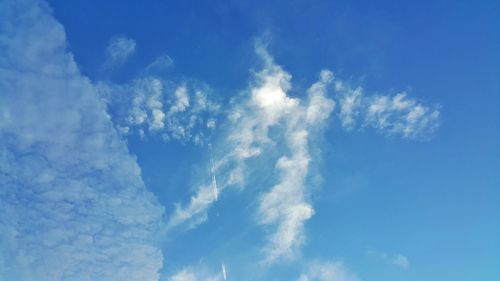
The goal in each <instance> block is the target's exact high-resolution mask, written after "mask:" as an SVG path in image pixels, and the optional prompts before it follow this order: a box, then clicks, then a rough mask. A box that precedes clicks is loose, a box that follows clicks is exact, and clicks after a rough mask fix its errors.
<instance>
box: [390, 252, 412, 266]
mask: <svg viewBox="0 0 500 281" xmlns="http://www.w3.org/2000/svg"><path fill="white" fill-rule="evenodd" d="M392 264H394V265H396V266H399V267H402V268H408V267H409V266H410V262H409V261H408V258H407V257H405V256H403V255H401V254H397V255H394V257H392Z"/></svg>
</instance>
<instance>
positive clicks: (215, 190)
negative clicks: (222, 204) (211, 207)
mask: <svg viewBox="0 0 500 281" xmlns="http://www.w3.org/2000/svg"><path fill="white" fill-rule="evenodd" d="M208 149H210V173H211V174H212V192H213V194H214V201H217V199H218V198H219V189H218V188H217V179H216V178H215V169H214V155H213V152H212V143H209V144H208Z"/></svg>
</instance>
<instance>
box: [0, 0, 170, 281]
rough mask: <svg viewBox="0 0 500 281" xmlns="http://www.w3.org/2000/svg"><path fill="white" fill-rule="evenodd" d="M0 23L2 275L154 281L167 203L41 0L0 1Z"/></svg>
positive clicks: (22, 277)
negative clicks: (153, 189) (152, 188)
mask: <svg viewBox="0 0 500 281" xmlns="http://www.w3.org/2000/svg"><path fill="white" fill-rule="evenodd" d="M0 22H1V24H0V45H1V46H2V47H1V48H2V50H3V51H2V58H1V59H0V81H2V83H0V113H1V114H0V135H2V139H1V140H0V170H1V171H2V173H0V221H1V222H2V223H1V224H0V276H2V278H5V280H19V281H23V280H40V278H42V279H44V280H75V281H79V280H82V281H83V280H85V281H88V280H158V271H159V269H160V268H161V266H162V254H161V251H160V250H159V249H158V248H157V247H156V246H155V245H154V244H153V243H152V242H151V241H152V240H153V239H152V238H153V236H154V235H155V232H156V229H157V228H158V224H159V222H160V220H161V216H162V213H163V208H162V207H161V206H160V205H159V204H158V203H157V201H156V199H155V198H154V196H153V195H152V194H151V193H149V192H148V191H147V190H146V189H145V186H144V183H143V181H142V179H141V171H140V168H139V166H138V165H137V163H136V162H135V160H134V157H132V156H131V155H129V153H128V150H127V147H126V144H125V143H124V142H123V141H122V140H121V139H120V138H119V136H118V134H117V133H116V131H115V130H114V129H113V126H112V124H111V121H110V119H109V116H108V115H107V114H106V111H105V105H104V104H103V103H102V102H101V101H100V100H99V97H98V94H97V92H96V91H95V89H94V87H93V85H92V84H91V83H90V82H89V80H88V79H87V78H85V77H83V76H81V74H80V73H79V70H78V68H77V66H76V64H75V62H74V60H73V57H72V55H71V54H70V53H68V52H67V51H66V50H65V46H66V41H65V40H66V39H65V34H64V30H63V28H62V26H61V25H60V24H59V23H57V22H56V20H55V19H54V18H53V16H52V15H51V12H50V9H49V8H48V6H47V4H45V3H44V2H39V1H3V2H2V3H0ZM138 121H140V118H139V119H138Z"/></svg>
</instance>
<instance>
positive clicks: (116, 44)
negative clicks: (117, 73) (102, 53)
mask: <svg viewBox="0 0 500 281" xmlns="http://www.w3.org/2000/svg"><path fill="white" fill-rule="evenodd" d="M135 47H136V43H135V41H134V40H133V39H130V38H127V37H124V36H115V37H113V38H112V39H111V40H110V41H109V45H108V48H107V49H106V54H107V63H108V64H110V65H112V64H121V63H124V62H125V61H126V60H127V59H128V58H129V56H130V55H132V54H133V53H134V52H135Z"/></svg>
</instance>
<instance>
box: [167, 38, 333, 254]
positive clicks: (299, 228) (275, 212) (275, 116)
mask: <svg viewBox="0 0 500 281" xmlns="http://www.w3.org/2000/svg"><path fill="white" fill-rule="evenodd" d="M256 52H257V54H258V55H259V57H260V58H261V59H262V62H263V64H264V67H263V68H262V70H261V71H260V72H258V73H256V74H255V81H253V82H252V83H251V85H250V89H249V90H248V91H247V94H248V95H247V96H245V97H242V99H241V100H239V101H237V102H235V103H234V104H233V107H232V109H231V110H230V111H229V112H230V113H229V116H228V122H229V124H227V128H228V131H227V136H226V137H224V141H223V143H222V144H219V145H220V146H223V147H225V148H226V151H227V152H226V153H225V154H224V155H222V157H220V158H218V159H217V161H215V167H214V169H213V170H214V171H215V173H217V174H218V175H219V177H220V179H221V180H219V181H218V182H219V183H220V184H219V186H218V190H219V192H222V191H223V190H225V189H226V188H227V187H231V186H244V185H245V174H246V162H247V160H249V159H250V158H256V157H259V156H262V155H261V154H262V153H263V152H264V151H267V150H271V149H274V150H275V151H276V152H277V154H278V157H277V158H275V159H272V158H271V159H270V161H276V162H275V163H276V172H275V173H272V175H274V176H275V178H276V181H277V183H276V184H274V185H271V187H270V190H269V191H267V192H265V193H264V194H262V196H261V197H260V198H259V208H258V222H259V224H261V225H263V226H266V227H267V228H269V239H268V240H269V243H268V245H267V246H266V247H265V250H264V251H265V253H266V260H267V262H274V261H276V260H278V259H280V258H292V257H293V256H294V254H295V252H296V251H297V250H298V248H299V246H300V245H301V244H302V243H303V241H304V235H303V228H304V222H305V221H306V220H307V219H309V218H310V217H311V216H312V215H313V214H314V210H313V208H312V206H311V204H310V203H309V202H308V200H307V190H306V186H305V185H306V177H307V176H308V172H309V168H310V167H309V166H310V161H311V159H310V158H311V157H310V153H309V149H310V148H309V145H310V144H309V139H310V138H313V137H314V136H315V135H316V134H317V131H318V129H320V128H321V127H322V126H323V124H324V121H325V120H326V119H327V118H328V116H329V115H330V113H331V112H332V110H333V109H334V105H335V103H334V101H333V100H331V99H330V98H327V97H326V90H327V87H328V85H329V84H330V82H331V81H332V79H333V74H332V73H331V72H330V71H326V70H325V71H323V72H321V74H320V79H319V81H318V82H317V83H315V84H314V85H313V86H311V88H310V89H309V90H308V93H307V94H308V96H307V98H305V99H304V100H300V99H298V98H292V97H290V96H288V95H287V92H288V91H289V90H290V87H291V81H290V80H291V75H290V74H288V73H287V72H286V71H284V70H283V69H282V68H281V67H280V66H278V65H276V64H275V63H274V62H273V59H272V57H271V56H270V55H269V54H268V53H267V51H266V50H265V48H264V47H263V46H261V45H257V47H256ZM271 131H273V133H271ZM216 199H217V197H216V196H213V194H212V192H211V188H210V186H209V185H206V186H202V187H201V188H199V189H198V191H197V193H195V195H193V196H192V198H191V201H190V202H189V203H188V204H187V205H185V206H181V205H177V208H176V211H175V213H174V214H173V215H172V217H171V219H170V224H169V225H171V226H175V225H178V224H180V223H183V222H185V221H189V222H190V224H191V225H193V223H201V222H203V221H205V220H206V218H207V213H206V210H207V208H209V207H210V205H211V204H212V203H213V202H214V201H215V200H216Z"/></svg>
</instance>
